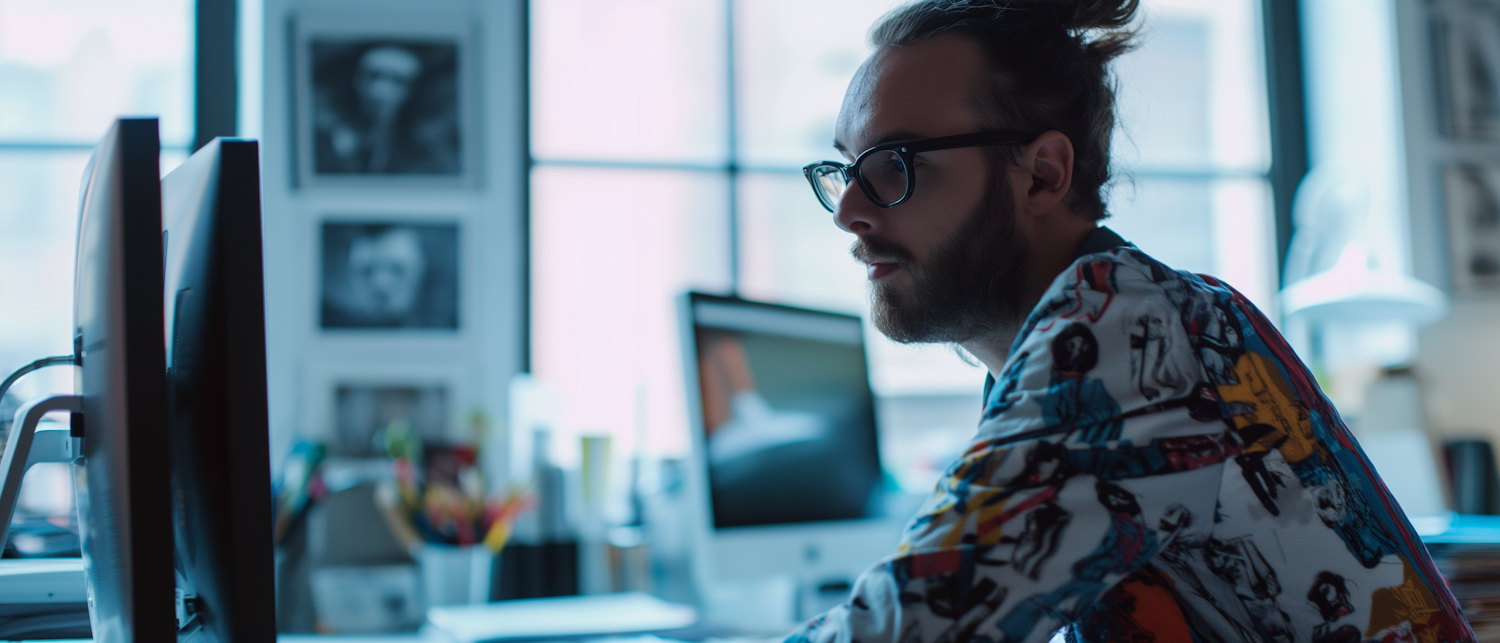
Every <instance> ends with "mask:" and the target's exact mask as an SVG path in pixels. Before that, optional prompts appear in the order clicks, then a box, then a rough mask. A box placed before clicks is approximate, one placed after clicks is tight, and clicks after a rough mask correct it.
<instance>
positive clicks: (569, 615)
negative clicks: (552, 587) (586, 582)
mask: <svg viewBox="0 0 1500 643" xmlns="http://www.w3.org/2000/svg"><path fill="white" fill-rule="evenodd" d="M697 621H698V613H697V611H696V610H694V609H693V608H692V607H689V606H687V605H679V604H676V603H668V602H666V601H663V600H661V599H659V598H656V597H655V596H651V595H650V594H643V593H640V592H628V593H622V594H598V595H593V596H567V597H562V598H536V599H527V600H519V601H505V602H500V603H490V604H487V605H459V606H449V607H434V608H432V609H430V610H428V611H427V626H426V627H425V628H424V632H426V633H428V634H430V635H432V638H436V639H438V640H451V641H454V643H482V642H484V641H508V640H519V639H560V638H583V637H599V636H606V635H611V634H639V633H644V632H666V631H671V630H681V629H685V628H689V627H692V626H693V625H694V624H695V623H697Z"/></svg>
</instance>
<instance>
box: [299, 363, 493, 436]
mask: <svg viewBox="0 0 1500 643" xmlns="http://www.w3.org/2000/svg"><path fill="white" fill-rule="evenodd" d="M309 375H310V378H309V380H310V382H309V383H310V384H311V386H309V387H307V389H305V390H306V391H307V393H308V396H309V398H308V399H307V400H306V404H305V405H304V409H305V412H306V415H305V416H304V422H306V427H307V428H308V429H309V433H310V435H308V436H306V437H309V438H312V439H317V440H322V441H323V442H324V443H325V444H326V445H327V448H328V455H329V456H332V457H339V458H353V459H359V458H371V457H383V456H385V455H386V454H385V451H384V438H385V434H384V431H386V430H387V429H390V428H391V427H392V426H393V425H394V424H396V423H402V424H404V426H406V427H407V428H408V429H409V430H410V431H411V432H412V434H414V435H415V436H417V437H418V438H420V439H421V440H422V441H423V442H428V443H439V444H440V443H448V442H453V441H455V439H456V438H458V437H460V436H458V435H457V426H458V424H459V422H460V421H461V419H462V418H461V416H460V413H461V410H462V409H463V406H462V404H463V403H464V402H465V401H466V400H468V399H469V398H468V397H467V395H468V390H467V387H466V382H467V378H466V377H465V372H464V369H463V368H462V367H461V366H455V365H452V364H446V363H444V364H438V363H425V364H424V363H419V362H415V361H412V360H404V359H392V360H386V361H374V360H368V361H365V360H361V361H352V360H351V361H342V362H329V361H325V362H323V363H321V364H318V365H316V366H313V372H311V373H310V374H309Z"/></svg>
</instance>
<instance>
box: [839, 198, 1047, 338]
mask: <svg viewBox="0 0 1500 643" xmlns="http://www.w3.org/2000/svg"><path fill="white" fill-rule="evenodd" d="M1009 187H1010V186H1009V185H1008V184H1006V183H1005V182H1004V180H1003V179H1001V178H998V177H997V179H996V180H994V181H992V182H991V184H990V187H989V189H988V190H986V192H985V196H984V199H983V200H982V201H981V202H980V204H979V207H978V208H976V209H975V211H974V212H973V213H971V214H970V215H969V218H968V220H967V221H965V222H964V224H963V225H962V226H960V227H959V229H958V230H957V231H956V232H955V233H954V234H953V236H952V237H951V238H949V239H948V240H947V241H946V242H944V243H943V245H942V247H940V248H938V250H937V252H935V253H933V255H932V257H931V258H930V259H928V260H927V261H925V262H923V263H922V264H921V265H918V264H917V263H916V262H915V260H914V259H913V258H912V256H911V253H910V252H909V251H907V250H906V249H905V248H903V247H900V245H899V244H897V243H896V242H892V241H884V240H862V241H857V242H855V244H854V247H853V248H851V249H850V251H851V252H853V253H854V255H855V257H861V258H863V257H869V256H880V257H888V258H892V259H895V260H896V262H897V263H898V264H899V265H900V266H901V268H903V269H905V270H906V271H908V272H910V273H911V276H912V281H913V283H912V285H911V287H909V288H902V287H900V286H897V285H895V284H892V283H889V282H880V281H877V282H873V283H871V284H870V299H871V308H872V310H873V312H874V321H875V327H876V328H877V329H879V330H880V332H882V333H884V334H885V335H886V336H887V337H890V338H891V339H892V340H895V341H897V342H900V343H903V344H914V343H922V342H953V343H961V342H965V341H968V340H970V339H974V338H976V337H981V336H984V335H987V334H990V333H993V332H995V331H997V330H999V329H1001V328H1004V327H1007V326H1012V325H1018V324H1019V323H1020V322H1021V321H1022V320H1023V318H1024V315H1025V314H1026V313H1027V312H1028V311H1027V310H1025V309H1023V306H1024V305H1025V302H1024V301H1023V298H1024V289H1025V286H1026V284H1027V283H1028V282H1029V279H1028V277H1029V276H1030V274H1031V267H1030V266H1031V247H1030V246H1029V245H1027V243H1026V241H1025V239H1022V238H1021V237H1020V236H1019V235H1018V234H1016V218H1015V208H1014V206H1013V205H1012V200H1011V198H1010V190H1009Z"/></svg>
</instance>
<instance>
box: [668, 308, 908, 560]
mask: <svg viewBox="0 0 1500 643" xmlns="http://www.w3.org/2000/svg"><path fill="white" fill-rule="evenodd" d="M680 305H681V309H682V315H683V322H684V324H683V336H684V346H683V348H684V355H685V357H686V368H687V374H688V377H687V379H688V389H689V395H688V397H689V400H690V407H691V410H692V412H691V416H692V419H693V429H692V430H693V434H694V435H693V441H694V450H693V453H694V467H693V470H694V473H695V474H697V476H696V479H697V481H698V482H699V484H696V485H694V487H695V488H696V489H697V495H698V499H699V504H698V506H699V507H701V508H702V509H703V511H702V514H701V515H702V517H703V518H704V519H703V520H701V521H699V522H700V527H701V529H700V536H701V537H702V538H701V541H702V542H701V547H702V549H703V550H704V551H703V552H702V556H701V557H700V558H702V559H704V560H702V562H704V563H705V564H706V565H707V566H708V568H709V570H708V571H709V573H708V580H710V581H713V580H720V579H722V580H737V579H751V578H755V577H759V576H767V575H776V574H779V575H793V576H797V577H800V578H802V579H805V580H820V579H821V577H824V576H835V577H841V576H846V575H847V574H848V573H849V572H854V571H858V570H859V569H862V568H864V567H866V566H868V565H869V564H871V563H874V562H876V561H877V560H878V559H879V558H881V557H882V556H883V555H885V554H888V553H889V552H890V550H891V548H892V547H894V545H895V542H896V536H897V533H896V532H897V529H896V528H895V526H893V525H892V523H891V522H890V521H889V520H887V519H886V515H885V514H886V512H885V505H886V499H885V494H884V493H883V491H882V488H883V487H882V474H881V465H880V453H879V448H878V446H877V434H876V423H875V400H874V395H873V394H872V392H871V389H870V378H869V367H868V365H867V362H866V359H865V347H864V328H863V323H862V322H861V320H860V318H859V317H856V316H853V315H843V314H836V313H830V312H822V311H814V310H807V309H801V308H793V307H788V306H779V305H772V304H766V303H758V302H751V301H745V300H741V299H732V298H725V297H717V296H712V295H705V294H701V293H688V294H687V295H685V296H684V297H683V298H682V301H681V303H680Z"/></svg>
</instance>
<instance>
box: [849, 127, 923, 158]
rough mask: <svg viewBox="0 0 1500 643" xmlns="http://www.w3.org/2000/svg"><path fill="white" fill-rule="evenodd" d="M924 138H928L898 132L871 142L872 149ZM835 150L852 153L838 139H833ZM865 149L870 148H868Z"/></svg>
mask: <svg viewBox="0 0 1500 643" xmlns="http://www.w3.org/2000/svg"><path fill="white" fill-rule="evenodd" d="M923 138H927V137H925V136H922V135H921V134H917V133H916V132H912V131H910V130H896V131H893V132H886V133H884V134H881V135H880V136H877V137H875V140H873V141H871V142H870V147H879V146H881V145H885V144H887V143H894V142H897V141H918V140H922V139H923ZM833 149H836V150H838V151H840V152H843V153H844V154H849V153H850V152H849V148H847V147H845V146H844V144H843V143H840V142H839V140H838V139H833ZM865 149H870V148H868V147H867V148H865Z"/></svg>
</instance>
